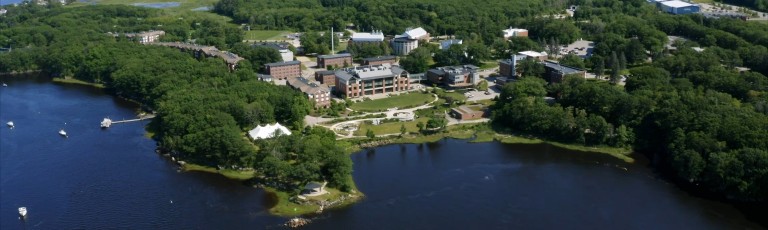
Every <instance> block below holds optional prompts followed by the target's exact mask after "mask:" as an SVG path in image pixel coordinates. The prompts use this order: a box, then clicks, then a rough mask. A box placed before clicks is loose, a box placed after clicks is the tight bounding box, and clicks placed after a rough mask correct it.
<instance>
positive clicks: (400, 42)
mask: <svg viewBox="0 0 768 230" xmlns="http://www.w3.org/2000/svg"><path fill="white" fill-rule="evenodd" d="M419 40H429V33H427V31H426V30H424V28H421V27H418V28H408V29H405V33H403V34H401V35H396V36H395V39H393V40H392V50H393V51H394V53H395V54H396V55H407V54H408V53H410V52H411V51H412V50H414V49H416V48H419Z"/></svg>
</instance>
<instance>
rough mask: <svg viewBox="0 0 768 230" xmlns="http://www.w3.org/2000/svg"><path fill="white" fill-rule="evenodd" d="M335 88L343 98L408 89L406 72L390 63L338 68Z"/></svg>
mask: <svg viewBox="0 0 768 230" xmlns="http://www.w3.org/2000/svg"><path fill="white" fill-rule="evenodd" d="M334 75H336V90H337V91H338V92H340V93H341V95H342V97H344V98H356V97H363V96H370V95H374V94H387V93H395V92H401V91H405V90H408V88H409V87H410V82H409V78H408V72H407V71H405V70H404V69H402V68H400V67H399V66H392V65H390V64H381V65H366V66H358V67H354V68H345V69H338V70H336V72H335V73H334Z"/></svg>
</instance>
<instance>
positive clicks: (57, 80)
mask: <svg viewBox="0 0 768 230" xmlns="http://www.w3.org/2000/svg"><path fill="white" fill-rule="evenodd" d="M53 82H55V83H62V84H76V85H89V86H93V87H96V88H102V89H103V88H104V85H103V84H98V83H90V82H86V81H81V80H78V79H75V78H58V77H57V78H53Z"/></svg>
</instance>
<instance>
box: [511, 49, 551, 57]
mask: <svg viewBox="0 0 768 230" xmlns="http://www.w3.org/2000/svg"><path fill="white" fill-rule="evenodd" d="M518 54H522V55H525V56H528V57H543V56H547V53H544V52H541V53H539V52H536V51H530V50H529V51H522V52H519V53H518Z"/></svg>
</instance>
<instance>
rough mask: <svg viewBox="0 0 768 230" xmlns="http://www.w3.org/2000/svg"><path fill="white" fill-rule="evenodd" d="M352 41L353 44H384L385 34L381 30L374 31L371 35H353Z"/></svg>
mask: <svg viewBox="0 0 768 230" xmlns="http://www.w3.org/2000/svg"><path fill="white" fill-rule="evenodd" d="M350 39H351V40H352V42H383V41H384V33H382V32H381V30H374V31H373V32H371V33H353V34H352V36H351V37H350Z"/></svg>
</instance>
